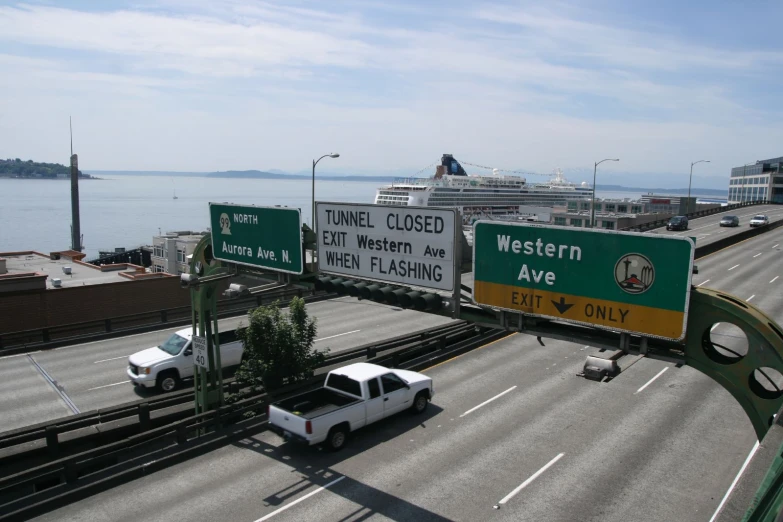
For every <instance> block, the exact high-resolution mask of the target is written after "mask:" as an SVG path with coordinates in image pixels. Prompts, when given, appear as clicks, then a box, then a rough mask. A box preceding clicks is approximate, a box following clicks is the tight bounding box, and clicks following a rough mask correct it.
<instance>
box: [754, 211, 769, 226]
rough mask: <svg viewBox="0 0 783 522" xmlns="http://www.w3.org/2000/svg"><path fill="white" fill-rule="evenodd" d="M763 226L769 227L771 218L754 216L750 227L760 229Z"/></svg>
mask: <svg viewBox="0 0 783 522" xmlns="http://www.w3.org/2000/svg"><path fill="white" fill-rule="evenodd" d="M763 225H769V218H768V217H767V216H765V215H764V214H759V215H758V216H753V219H751V220H750V226H752V227H760V226H763Z"/></svg>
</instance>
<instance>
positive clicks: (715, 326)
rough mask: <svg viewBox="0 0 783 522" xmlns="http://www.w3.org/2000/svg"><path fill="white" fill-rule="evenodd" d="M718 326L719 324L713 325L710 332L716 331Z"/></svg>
mask: <svg viewBox="0 0 783 522" xmlns="http://www.w3.org/2000/svg"><path fill="white" fill-rule="evenodd" d="M718 326H720V323H715V324H714V325H712V328H710V332H711V331H713V330H714V329H716V328H717V327H718Z"/></svg>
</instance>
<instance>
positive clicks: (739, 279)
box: [37, 229, 783, 522]
mask: <svg viewBox="0 0 783 522" xmlns="http://www.w3.org/2000/svg"><path fill="white" fill-rule="evenodd" d="M782 243H783V229H780V230H776V231H772V232H770V233H767V234H762V235H761V236H758V237H756V238H753V239H750V240H748V241H745V242H743V243H741V244H738V245H736V246H734V247H731V248H728V249H724V250H722V251H719V252H716V253H714V254H712V255H710V256H708V257H706V258H703V259H702V260H700V261H699V263H698V265H699V270H700V273H699V274H698V275H696V276H694V281H693V282H694V284H696V285H701V286H706V287H711V288H716V289H720V290H722V291H725V292H729V293H731V294H734V295H736V296H737V297H740V298H741V299H744V300H746V301H749V302H750V303H751V304H754V305H756V306H758V307H760V308H761V309H762V310H763V311H765V312H766V313H768V314H769V315H770V316H772V317H773V318H775V319H776V320H777V321H781V320H783V292H781V286H780V285H782V284H783V277H781V276H783V262H782V261H783V259H781V244H782ZM721 328H725V325H719V326H718V327H716V328H715V330H714V333H715V335H721V330H720V329H721ZM544 342H545V344H546V346H540V345H539V344H538V343H537V341H536V340H535V339H534V338H531V337H529V336H525V335H522V334H515V335H513V336H511V337H508V338H506V339H503V340H501V341H498V342H495V343H493V344H490V345H487V346H485V347H483V348H481V349H478V350H475V351H472V352H470V353H468V354H465V355H463V356H461V357H458V358H456V359H453V360H450V361H447V362H445V363H442V364H440V365H437V366H435V367H432V368H430V369H428V370H425V372H424V373H426V374H428V375H430V376H432V378H433V379H434V383H435V390H436V395H435V398H434V401H433V403H432V404H431V405H430V408H429V410H428V411H427V412H426V413H425V414H424V415H421V416H412V415H409V414H407V413H403V414H401V415H398V416H396V417H393V418H390V419H386V420H384V421H381V422H380V423H378V424H377V425H371V426H369V427H367V428H365V429H363V430H361V431H359V432H357V433H355V434H354V435H353V436H352V437H351V439H350V440H349V446H348V447H347V448H345V449H344V450H343V451H341V452H339V453H336V454H332V453H328V452H324V451H320V450H318V449H316V448H302V447H300V446H297V445H294V444H290V443H282V442H281V440H280V438H279V437H277V436H276V435H274V434H272V433H270V432H265V433H261V434H259V435H257V436H255V437H252V438H249V439H246V440H243V441H241V442H240V443H237V444H234V445H229V446H226V447H224V448H221V449H220V450H217V451H214V452H212V453H210V454H208V455H205V456H202V457H200V458H196V459H193V460H190V461H188V462H184V463H182V464H179V465H177V466H174V467H171V468H169V469H166V470H163V471H160V472H157V473H154V474H152V475H150V476H148V477H146V478H144V479H143V480H136V481H133V482H130V483H128V484H125V485H122V486H119V487H117V488H114V489H112V490H110V491H106V492H103V493H100V494H97V495H95V496H92V497H90V498H87V499H85V500H82V501H80V502H79V503H77V504H73V505H70V506H66V507H63V508H61V509H58V510H56V511H54V512H51V513H48V514H46V515H43V516H41V517H39V518H38V519H37V520H41V521H50V520H51V521H55V520H57V521H59V520H83V521H99V520H100V521H133V522H135V521H137V520H149V521H153V520H161V521H168V520H172V519H178V520H179V519H185V520H226V521H237V522H262V521H265V520H274V521H278V520H279V521H289V520H292V521H293V520H297V521H299V520H319V521H360V520H361V521H365V520H416V521H426V520H431V521H445V520H460V521H462V520H464V521H475V520H484V521H489V520H499V521H528V520H530V521H541V520H558V521H559V520H563V521H572V520H595V521H601V522H604V521H618V522H619V521H623V522H625V521H627V520H634V521H656V522H658V521H669V520H671V521H683V520H687V521H705V522H706V521H708V520H710V518H711V517H712V515H713V513H714V512H715V511H716V509H717V508H718V506H719V504H720V503H721V500H722V499H723V497H724V495H725V494H726V493H727V491H728V490H729V487H730V485H731V483H732V481H733V480H734V478H735V476H736V475H737V473H738V471H739V470H740V468H741V466H742V463H743V462H744V461H745V459H746V458H747V457H748V454H749V453H750V452H751V451H752V449H753V448H754V444H755V442H756V438H755V433H754V432H753V429H752V427H751V424H750V422H749V421H748V419H747V417H746V416H745V413H744V412H743V410H742V409H741V408H740V406H739V404H738V403H737V402H736V401H735V400H734V399H733V398H732V397H731V396H730V395H729V393H728V392H726V391H725V390H724V389H723V388H721V387H720V386H719V385H718V384H717V383H716V382H715V381H713V380H711V379H710V378H708V377H707V376H705V375H703V374H701V373H699V372H698V371H696V370H694V369H692V368H689V367H681V368H677V367H676V366H675V365H673V364H670V363H665V362H662V361H656V360H650V359H643V358H642V359H637V360H636V362H635V363H633V364H630V363H625V366H626V367H625V369H624V371H623V372H622V373H621V374H620V375H619V376H618V377H616V378H614V379H613V380H611V381H610V382H608V383H597V382H593V381H588V380H585V379H583V378H581V377H578V376H576V374H577V373H578V372H579V371H580V370H581V369H582V366H583V364H584V359H585V355H587V354H595V353H597V350H595V349H593V348H590V347H585V346H581V345H575V344H572V343H566V342H560V341H547V340H545V341H544Z"/></svg>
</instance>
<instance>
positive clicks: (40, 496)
mask: <svg viewBox="0 0 783 522" xmlns="http://www.w3.org/2000/svg"><path fill="white" fill-rule="evenodd" d="M507 335H509V333H508V332H505V331H502V330H494V329H490V328H484V327H477V326H475V325H472V324H470V323H466V322H464V321H460V322H458V323H457V324H449V325H446V326H441V327H436V328H430V329H427V330H422V331H420V332H416V333H413V334H409V335H406V336H400V337H398V338H395V340H389V341H385V342H383V343H376V344H374V345H368V346H365V347H360V348H357V349H354V350H351V352H353V360H356V359H365V358H367V359H368V360H371V361H372V362H373V363H375V364H381V365H383V366H387V367H397V368H404V369H410V370H421V369H423V368H425V367H429V366H431V365H433V364H436V363H437V362H440V361H443V360H447V359H449V358H452V357H454V356H456V355H459V354H461V353H465V352H467V351H470V350H472V349H475V348H477V347H479V346H482V345H484V344H486V343H487V342H490V341H492V340H495V339H500V338H502V337H505V336H507ZM422 337H423V338H422ZM389 345H397V346H396V348H389V347H388V346H389ZM389 350H391V351H389ZM381 352H386V353H381ZM372 355H374V357H372ZM347 356H348V354H347V353H338V354H335V355H334V356H332V357H330V358H329V359H328V360H327V363H326V366H324V368H327V367H329V366H334V365H340V364H341V361H344V360H346V359H347ZM324 378H325V374H324V373H321V374H320V375H318V376H316V377H314V378H312V379H310V380H309V381H308V382H306V383H300V384H298V385H293V386H289V387H287V388H285V389H284V390H281V391H280V392H278V393H276V394H275V399H277V398H283V397H285V396H288V395H291V394H295V393H299V392H301V391H303V390H305V389H307V388H312V387H314V386H318V385H321V384H322V383H323V380H324ZM191 396H192V392H191ZM268 400H269V398H268V396H267V395H266V394H265V393H263V392H260V393H258V395H257V396H254V397H249V398H246V399H243V400H242V401H239V402H237V403H235V404H232V405H229V406H223V407H221V408H218V409H216V410H213V411H210V412H207V413H203V414H199V415H193V414H192V413H191V414H190V415H188V416H186V417H184V418H180V419H177V420H175V421H172V422H167V423H166V424H165V425H162V426H158V427H155V428H151V429H148V430H145V431H142V430H141V429H140V427H141V424H142V422H141V419H139V421H138V422H137V426H138V431H137V433H135V434H133V435H131V436H129V437H127V438H123V439H122V440H117V441H113V442H111V443H108V444H104V445H102V446H100V447H97V448H92V449H89V450H86V451H81V452H79V453H74V454H71V455H68V456H65V457H60V458H57V459H56V460H51V461H49V462H45V463H43V464H38V465H32V466H30V465H28V466H25V467H24V468H23V470H20V471H18V472H16V473H14V474H13V475H10V476H5V477H3V478H0V513H2V514H0V521H6V520H23V519H28V518H30V517H32V516H36V515H38V514H41V513H44V512H46V511H49V510H51V509H55V508H56V507H59V506H62V505H65V504H68V503H71V502H73V501H76V500H79V499H81V498H84V497H86V496H89V495H91V494H94V493H97V492H98V491H102V490H105V489H108V488H110V487H114V486H116V485H118V484H120V483H123V482H126V481H128V480H132V479H134V478H138V477H140V476H143V475H145V474H147V473H149V472H151V471H154V470H156V469H161V468H163V467H166V466H169V465H171V464H174V463H176V462H180V461H182V460H185V459H187V458H192V457H194V456H196V455H198V454H201V453H203V452H205V451H209V450H211V449H214V448H216V447H219V446H220V445H223V444H225V443H226V442H228V441H230V440H235V439H237V438H243V437H247V436H249V435H251V434H253V433H257V432H259V431H263V430H264V429H266V420H265V412H266V404H267V403H268ZM190 411H191V412H192V409H191V410H190ZM250 411H254V412H256V413H260V414H261V415H259V416H257V417H256V418H255V419H251V420H249V421H248V420H245V419H243V418H244V415H245V414H246V413H247V412H250ZM229 425H230V426H231V429H230V430H224V431H221V428H224V427H226V426H229ZM55 426H56V424H55ZM23 430H24V429H23ZM17 431H20V430H17ZM44 431H45V430H44ZM199 432H201V435H200V436H199ZM2 435H3V437H4V438H3V440H4V441H8V440H10V439H9V438H8V437H5V435H6V434H2ZM194 436H195V437H194ZM20 440H21V438H17V442H19V441H20ZM0 469H4V466H0Z"/></svg>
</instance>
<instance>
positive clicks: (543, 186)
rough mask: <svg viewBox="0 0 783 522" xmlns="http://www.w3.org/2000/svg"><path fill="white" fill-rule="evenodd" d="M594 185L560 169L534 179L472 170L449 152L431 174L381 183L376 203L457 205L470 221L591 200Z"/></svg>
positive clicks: (433, 205)
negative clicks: (541, 179) (569, 178)
mask: <svg viewBox="0 0 783 522" xmlns="http://www.w3.org/2000/svg"><path fill="white" fill-rule="evenodd" d="M592 194H593V190H592V188H591V187H590V186H589V185H588V184H587V183H586V182H583V183H581V184H576V183H571V182H569V181H567V180H566V179H565V178H564V177H563V174H562V172H561V171H560V169H556V170H555V173H554V174H553V176H552V179H550V180H549V181H546V182H540V183H528V182H527V180H526V178H524V177H522V176H517V175H507V174H501V173H499V171H498V170H497V169H494V170H493V173H492V174H491V175H469V174H468V173H467V172H466V171H465V169H464V168H463V167H462V165H460V163H459V162H458V161H457V160H456V159H455V158H454V157H453V156H452V155H451V154H444V155H443V157H442V158H441V162H440V165H438V166H437V167H436V169H435V175H434V176H432V177H430V178H409V179H401V180H395V181H394V182H393V183H392V184H391V185H387V186H384V187H381V188H379V189H378V191H377V193H376V195H375V204H376V205H400V206H420V207H452V208H454V207H456V208H457V209H459V211H460V214H461V215H462V217H463V220H464V221H465V222H469V221H470V220H471V218H473V217H492V218H505V219H515V217H518V216H524V215H528V214H529V212H526V211H525V208H524V207H550V208H551V207H555V206H566V205H567V202H568V201H585V200H589V199H590V198H591V197H592Z"/></svg>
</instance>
